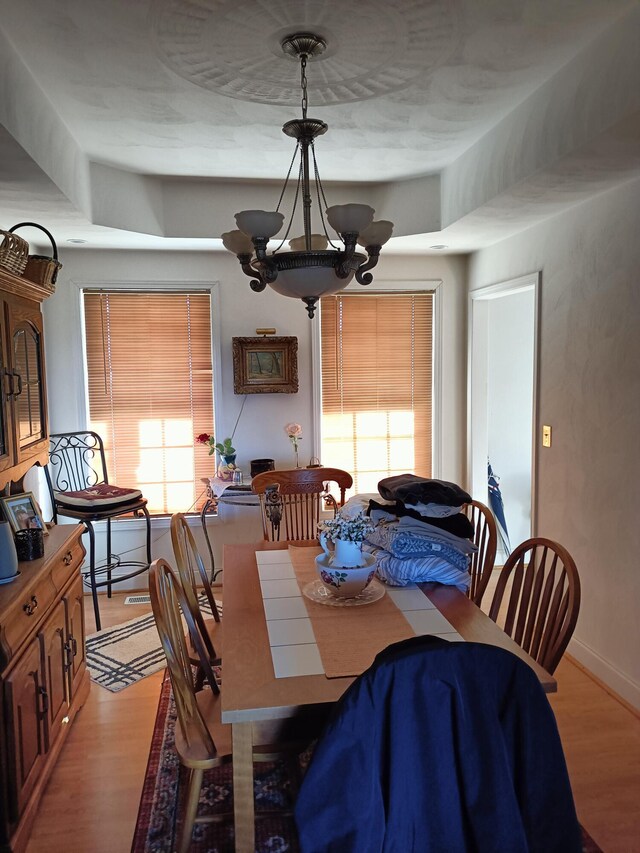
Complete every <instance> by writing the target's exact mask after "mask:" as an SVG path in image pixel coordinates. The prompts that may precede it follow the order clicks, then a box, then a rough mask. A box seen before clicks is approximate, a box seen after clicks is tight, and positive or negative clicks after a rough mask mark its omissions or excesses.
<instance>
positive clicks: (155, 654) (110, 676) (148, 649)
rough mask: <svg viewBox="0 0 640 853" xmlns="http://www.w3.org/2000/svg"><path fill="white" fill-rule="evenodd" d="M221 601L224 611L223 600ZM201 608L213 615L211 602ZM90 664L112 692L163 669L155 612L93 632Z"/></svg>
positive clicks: (98, 681)
mask: <svg viewBox="0 0 640 853" xmlns="http://www.w3.org/2000/svg"><path fill="white" fill-rule="evenodd" d="M217 604H218V609H219V610H220V612H222V606H221V605H220V602H217ZM201 609H202V612H203V613H204V614H205V616H211V609H210V608H209V605H208V604H206V603H205V602H201ZM87 666H88V668H89V673H90V675H91V680H92V681H95V683H96V684H99V685H100V686H101V687H106V689H107V690H110V691H111V692H112V693H117V692H118V691H119V690H123V689H124V688H125V687H129V685H131V684H135V682H136V681H139V680H140V679H141V678H146V676H147V675H151V674H152V673H154V672H157V671H158V670H159V669H163V667H164V666H165V658H164V652H163V651H162V646H161V645H160V637H159V636H158V632H157V630H156V624H155V622H154V619H153V614H152V613H148V614H146V615H145V616H138V617H137V618H136V619H131V620H130V621H129V622H123V623H122V624H121V625H114V626H113V627H111V628H105V629H104V630H103V631H98V632H97V633H96V634H90V635H89V636H88V637H87Z"/></svg>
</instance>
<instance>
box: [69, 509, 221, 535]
mask: <svg viewBox="0 0 640 853" xmlns="http://www.w3.org/2000/svg"><path fill="white" fill-rule="evenodd" d="M185 517H186V519H187V523H188V524H189V527H194V526H196V527H200V513H199V512H198V513H189V514H187V513H185ZM219 522H220V516H217V515H209V514H207V526H208V525H209V524H210V523H213V524H214V525H215V524H218V523H219ZM78 523H79V520H78V519H75V518H65V517H63V516H59V517H58V524H78ZM93 525H94V527H95V528H96V529H98V530H99V529H100V528H101V527H104V526H105V525H106V519H103V520H102V521H94V522H93ZM111 525H112V527H114V526H117V527H121V528H126V529H127V530H131V531H134V530H146V529H147V521H146V519H145V517H144V516H140V518H122V517H121V518H117V517H116V518H112V519H111ZM170 526H171V516H170V515H152V516H151V528H152V530H168V529H169V527H170Z"/></svg>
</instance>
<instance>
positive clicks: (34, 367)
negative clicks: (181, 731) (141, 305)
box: [0, 269, 90, 853]
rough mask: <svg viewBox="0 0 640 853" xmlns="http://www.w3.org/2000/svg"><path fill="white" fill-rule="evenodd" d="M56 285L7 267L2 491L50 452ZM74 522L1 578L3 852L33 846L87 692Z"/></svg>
mask: <svg viewBox="0 0 640 853" xmlns="http://www.w3.org/2000/svg"><path fill="white" fill-rule="evenodd" d="M50 295H51V289H50V288H48V287H45V286H43V285H41V284H37V283H35V282H32V281H29V280H28V279H26V278H24V277H22V276H16V275H13V274H11V273H9V272H6V271H3V270H1V269H0V492H2V490H4V491H5V493H6V492H7V491H8V490H9V489H11V488H12V489H13V491H16V488H17V490H18V491H21V490H22V488H21V481H22V478H23V477H24V475H25V474H26V473H27V471H28V470H29V469H30V468H31V467H32V466H33V465H35V464H39V465H45V464H46V463H47V459H48V447H49V428H48V418H47V395H46V374H45V361H44V340H43V321H42V310H41V309H42V301H43V300H44V299H45V298H46V297H47V296H50ZM82 530H83V528H82V527H81V526H80V525H77V524H73V525H71V524H69V525H60V526H58V527H54V528H52V529H51V530H50V531H49V533H48V534H47V535H46V536H45V553H44V557H42V558H41V559H38V560H33V561H31V562H25V563H20V564H19V571H20V575H19V576H18V577H17V578H16V579H15V580H14V581H12V582H11V583H7V584H3V585H0V853H16V851H21V850H23V849H24V848H25V847H26V843H27V839H28V835H29V830H30V828H31V824H32V822H33V818H34V816H35V812H36V809H37V806H38V802H39V799H40V797H41V795H42V792H43V790H44V788H45V786H46V784H47V780H48V778H49V776H50V774H51V771H52V769H53V766H54V764H55V761H56V758H57V756H58V754H59V753H60V750H61V748H62V744H63V742H64V740H65V737H66V734H67V731H68V729H69V723H70V722H71V721H72V719H73V717H74V716H75V714H76V713H77V711H78V710H79V708H80V707H81V706H82V704H83V703H84V701H85V699H86V697H87V694H88V692H89V685H90V681H89V673H88V671H87V668H86V663H85V639H84V638H85V631H84V609H83V589H82V577H81V575H80V571H79V569H80V566H81V565H82V562H83V559H84V555H85V549H84V547H83V545H82V542H81V535H82Z"/></svg>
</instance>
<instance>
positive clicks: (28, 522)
mask: <svg viewBox="0 0 640 853" xmlns="http://www.w3.org/2000/svg"><path fill="white" fill-rule="evenodd" d="M0 506H2V511H3V512H4V515H5V518H6V519H7V521H8V522H9V524H10V525H11V527H12V528H13V532H14V533H16V532H17V531H18V530H29V529H33V528H36V529H38V530H42V532H43V533H48V530H47V525H46V524H45V523H44V519H43V518H42V513H41V512H40V507H39V506H38V504H37V503H36V499H35V498H34V496H33V493H32V492H24V494H21V495H9V497H2V498H0Z"/></svg>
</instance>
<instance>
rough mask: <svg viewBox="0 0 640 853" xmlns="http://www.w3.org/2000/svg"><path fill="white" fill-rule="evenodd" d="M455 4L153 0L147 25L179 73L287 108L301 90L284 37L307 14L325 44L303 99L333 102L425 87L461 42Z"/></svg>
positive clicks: (304, 25) (423, 0)
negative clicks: (285, 59)
mask: <svg viewBox="0 0 640 853" xmlns="http://www.w3.org/2000/svg"><path fill="white" fill-rule="evenodd" d="M461 2H462V0H420V2H416V0H394V2H392V3H389V2H386V0H357V2H356V3H355V5H353V4H352V7H350V14H348V15H345V7H344V2H341V0H268V2H264V0H152V2H151V11H150V20H149V23H150V28H151V35H152V38H153V42H154V47H155V50H156V52H157V55H158V58H159V60H160V61H161V62H162V63H163V64H164V65H166V66H167V67H168V68H170V69H171V70H172V72H174V73H175V74H178V75H179V76H180V77H182V78H183V79H185V80H188V81H189V82H190V83H192V84H194V85H196V86H199V87H201V88H202V89H207V90H208V91H210V92H215V93H216V94H218V95H223V96H224V97H226V98H235V99H238V100H241V101H250V102H252V103H261V104H280V105H289V106H291V105H295V104H296V103H298V100H299V93H298V90H297V87H296V86H295V79H293V78H292V76H291V73H290V71H291V69H290V68H289V67H288V64H287V63H286V62H283V61H282V41H283V39H285V38H286V37H287V36H289V35H290V34H292V33H300V32H308V28H309V27H310V24H309V23H308V22H309V21H313V32H314V34H315V35H318V36H322V38H323V39H324V40H325V41H326V43H327V47H326V50H325V51H324V52H323V53H322V55H321V57H320V60H321V62H320V63H319V65H321V67H319V68H318V71H317V72H316V71H315V69H314V75H313V88H312V91H310V92H309V104H310V105H311V106H328V107H331V106H335V105H336V104H348V103H356V102H361V101H365V100H368V99H369V98H381V97H385V96H388V95H390V94H391V93H393V92H400V91H404V90H405V89H407V87H410V86H412V85H413V84H418V85H419V86H421V87H424V85H425V83H424V80H425V75H428V74H429V73H430V72H431V71H432V70H433V69H434V68H437V67H439V66H440V65H442V63H443V62H445V61H446V60H447V59H448V58H449V57H450V56H451V54H452V51H453V50H454V49H455V48H456V46H457V44H458V40H459V27H460V15H459V10H458V6H459V5H460V3H461ZM288 55H289V56H290V57H291V58H292V59H295V58H296V57H297V54H295V52H290V53H289V54H288ZM315 58H316V59H317V58H318V57H317V56H316V57H315ZM292 84H294V85H292Z"/></svg>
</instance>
